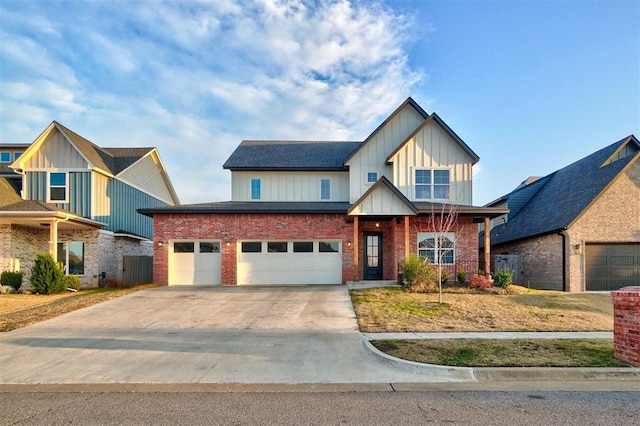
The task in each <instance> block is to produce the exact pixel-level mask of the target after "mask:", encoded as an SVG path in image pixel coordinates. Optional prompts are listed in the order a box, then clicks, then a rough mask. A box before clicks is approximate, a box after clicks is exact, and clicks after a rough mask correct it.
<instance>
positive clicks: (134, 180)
mask: <svg viewBox="0 0 640 426" xmlns="http://www.w3.org/2000/svg"><path fill="white" fill-rule="evenodd" d="M10 149H12V150H13V154H12V155H11V159H10V160H11V163H10V164H4V166H7V167H5V168H4V169H3V170H4V171H5V172H6V173H5V174H4V175H3V176H0V270H19V271H22V272H24V273H25V274H26V279H27V280H28V277H29V274H30V270H31V266H32V264H33V260H34V259H35V257H36V254H38V253H51V254H52V255H53V256H54V257H55V258H57V260H58V261H59V262H61V263H62V264H63V265H64V267H65V270H66V272H67V273H68V274H74V275H78V276H79V277H80V279H81V281H82V283H83V285H97V284H98V276H99V275H100V274H102V273H103V272H104V273H105V274H106V277H107V279H109V280H114V281H118V280H119V279H120V278H121V275H122V256H123V255H127V254H128V255H151V254H152V253H153V248H152V244H151V242H150V240H151V239H152V237H153V224H152V220H151V219H150V218H149V217H147V216H144V215H141V214H139V213H138V212H137V209H138V208H143V207H160V206H174V205H178V204H179V201H178V197H177V196H176V194H175V191H174V189H173V186H172V184H171V181H170V180H169V177H168V175H167V173H166V170H165V168H164V165H163V163H162V160H161V159H160V155H159V153H158V150H157V149H156V148H101V147H99V146H97V145H95V144H93V143H92V142H90V141H88V140H87V139H85V138H83V137H82V136H80V135H78V134H76V133H74V132H73V131H71V130H69V129H68V128H66V127H64V126H63V125H61V124H60V123H57V122H55V121H54V122H52V123H51V124H50V125H49V126H48V127H47V128H46V129H45V130H44V131H43V132H42V133H41V134H40V135H39V136H38V137H37V138H36V139H35V140H34V141H33V143H31V144H29V145H20V146H18V145H8V144H3V145H0V153H4V152H5V151H6V152H9V151H10ZM2 158H4V157H2ZM5 169H6V170H5Z"/></svg>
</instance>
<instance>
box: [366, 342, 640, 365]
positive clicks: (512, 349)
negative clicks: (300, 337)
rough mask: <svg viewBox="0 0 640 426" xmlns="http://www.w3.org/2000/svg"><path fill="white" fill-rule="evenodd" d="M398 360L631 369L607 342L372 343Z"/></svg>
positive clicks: (456, 363)
mask: <svg viewBox="0 0 640 426" xmlns="http://www.w3.org/2000/svg"><path fill="white" fill-rule="evenodd" d="M372 343H373V344H374V345H375V346H376V347H377V348H378V349H380V350H381V351H383V352H385V353H387V354H389V355H392V356H395V357H397V358H402V359H406V360H409V361H415V362H422V363H427V364H439V365H449V366H457V367H628V366H629V364H627V363H625V362H623V361H619V360H617V359H615V358H614V356H613V342H612V341H611V340H604V339H589V340H586V339H584V340H583V339H514V340H511V339H508V340H496V339H442V340H441V339H437V340H379V341H374V342H372Z"/></svg>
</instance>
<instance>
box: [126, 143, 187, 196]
mask: <svg viewBox="0 0 640 426" xmlns="http://www.w3.org/2000/svg"><path fill="white" fill-rule="evenodd" d="M161 169H162V164H161V163H160V159H159V158H158V156H157V155H155V153H151V154H150V155H147V156H145V157H143V158H142V159H140V160H139V161H137V162H136V163H135V164H133V165H132V166H131V167H129V168H128V169H126V170H124V171H123V172H121V173H120V174H119V175H118V179H119V180H121V181H123V182H126V183H128V184H129V185H131V186H133V187H135V188H138V189H140V190H142V191H143V192H146V193H147V194H150V195H152V196H154V197H155V198H157V199H159V200H162V201H164V202H165V203H167V204H171V205H173V204H175V201H174V200H173V197H172V196H171V192H169V189H168V188H167V185H166V181H165V178H164V177H163V175H162V172H161Z"/></svg>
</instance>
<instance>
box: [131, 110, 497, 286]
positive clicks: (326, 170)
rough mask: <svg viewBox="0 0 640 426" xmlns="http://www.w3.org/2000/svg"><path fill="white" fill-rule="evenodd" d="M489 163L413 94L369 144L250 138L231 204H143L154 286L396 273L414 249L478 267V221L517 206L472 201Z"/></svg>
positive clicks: (238, 162) (237, 163)
mask: <svg viewBox="0 0 640 426" xmlns="http://www.w3.org/2000/svg"><path fill="white" fill-rule="evenodd" d="M478 160H479V158H478V156H477V155H476V154H475V153H474V152H473V150H471V148H470V147H469V146H468V145H467V144H466V143H464V142H463V141H462V140H461V139H460V138H459V137H458V136H457V135H456V134H455V133H454V132H453V131H452V130H451V129H450V128H449V126H447V125H446V124H445V123H444V121H443V120H442V119H441V118H440V117H438V116H437V115H436V114H428V113H426V112H425V111H424V110H423V109H422V108H421V107H420V106H419V105H418V104H417V103H416V102H415V101H414V100H413V99H411V98H409V99H407V100H406V101H405V102H403V103H402V104H401V105H400V106H399V107H398V108H397V109H396V110H395V111H394V112H393V113H392V114H391V115H390V116H389V117H388V118H387V119H386V120H385V121H384V122H383V123H382V124H381V125H380V126H379V127H378V128H377V129H376V130H375V131H374V132H373V133H372V134H371V135H370V136H369V137H368V138H367V139H365V140H364V141H357V142H326V141H243V142H242V143H241V144H240V145H239V146H238V147H237V149H236V150H235V151H234V152H233V153H232V154H231V156H230V157H229V159H228V160H227V161H226V162H225V163H224V166H223V167H224V168H225V169H228V170H230V171H231V192H232V200H231V201H228V202H215V203H205V204H192V205H183V206H179V207H160V208H149V209H142V210H141V212H142V213H144V214H147V215H149V216H152V217H153V219H154V242H155V244H154V281H155V282H157V283H160V284H169V285H174V284H224V285H245V284H254V285H257V284H340V283H345V282H347V281H352V280H355V281H359V280H396V279H397V274H398V265H399V263H400V262H402V261H403V259H404V258H405V257H406V256H407V254H408V253H410V252H411V253H419V254H420V255H422V256H426V257H429V258H431V260H432V261H434V262H437V261H438V260H439V259H440V260H441V261H442V262H443V263H444V264H446V265H447V266H448V267H455V265H457V264H459V263H461V262H463V261H464V262H466V265H467V269H469V270H471V269H477V268H478V262H477V260H478V256H477V248H478V232H477V222H484V221H485V220H486V221H487V223H488V221H489V219H490V218H492V217H495V216H497V215H500V214H504V213H506V212H507V210H506V209H497V208H486V207H474V206H472V166H473V165H474V164H475V163H476V162H477V161H478ZM451 211H452V212H455V213H456V218H457V220H456V222H455V223H454V225H453V226H451V227H450V228H448V229H447V231H448V232H446V233H444V234H445V235H443V236H444V238H434V235H435V233H434V230H435V229H436V226H437V223H438V222H439V219H440V218H441V217H442V216H443V215H444V216H446V215H447V214H448V212H451ZM434 219H435V220H434ZM438 245H441V246H440V247H439V246H438Z"/></svg>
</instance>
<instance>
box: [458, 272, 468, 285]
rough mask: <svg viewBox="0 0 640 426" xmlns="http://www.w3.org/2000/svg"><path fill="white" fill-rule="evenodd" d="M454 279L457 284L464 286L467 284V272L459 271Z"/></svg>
mask: <svg viewBox="0 0 640 426" xmlns="http://www.w3.org/2000/svg"><path fill="white" fill-rule="evenodd" d="M456 278H457V279H458V283H460V284H465V283H466V282H467V271H465V270H464V269H461V270H459V271H458V274H457V275H456Z"/></svg>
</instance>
